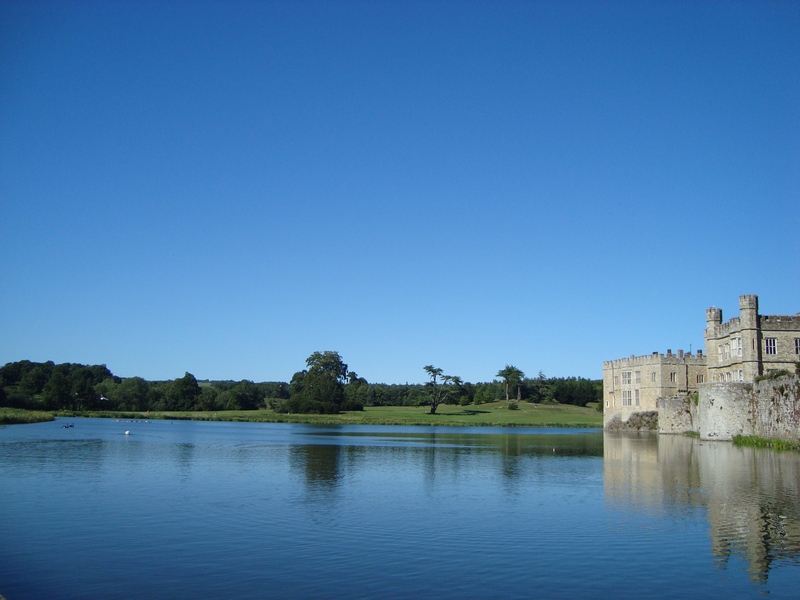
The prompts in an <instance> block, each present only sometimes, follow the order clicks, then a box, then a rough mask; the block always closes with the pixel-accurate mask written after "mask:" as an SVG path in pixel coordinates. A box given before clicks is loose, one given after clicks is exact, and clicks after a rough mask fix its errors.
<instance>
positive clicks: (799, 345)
mask: <svg viewBox="0 0 800 600" xmlns="http://www.w3.org/2000/svg"><path fill="white" fill-rule="evenodd" d="M794 353H795V354H800V338H794Z"/></svg>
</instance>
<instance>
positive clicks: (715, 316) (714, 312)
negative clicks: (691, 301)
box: [706, 296, 744, 352]
mask: <svg viewBox="0 0 800 600" xmlns="http://www.w3.org/2000/svg"><path fill="white" fill-rule="evenodd" d="M743 297H744V296H743ZM714 325H722V309H721V308H714V307H713V306H712V307H711V308H709V309H706V328H708V329H711V328H712V327H713V326H714ZM706 352H708V349H706Z"/></svg>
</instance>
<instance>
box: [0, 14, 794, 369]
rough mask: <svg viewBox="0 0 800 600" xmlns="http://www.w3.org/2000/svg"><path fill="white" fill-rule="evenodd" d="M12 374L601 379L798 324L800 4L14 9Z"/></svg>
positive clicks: (0, 76) (1, 19) (3, 163)
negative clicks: (771, 324) (747, 301)
mask: <svg viewBox="0 0 800 600" xmlns="http://www.w3.org/2000/svg"><path fill="white" fill-rule="evenodd" d="M0 86H1V87H0V223H2V236H0V258H1V259H2V265H3V268H2V276H1V279H2V286H0V364H3V363H5V362H11V361H16V360H22V359H28V360H34V361H46V360H53V361H55V362H56V363H60V362H79V363H84V364H96V363H103V364H107V365H108V367H109V368H110V369H111V370H112V371H113V372H114V373H115V374H117V375H120V376H123V377H128V376H134V375H136V376H141V377H144V378H146V379H173V378H176V377H181V376H183V374H184V372H186V371H188V372H190V373H193V374H194V375H195V376H196V377H197V378H198V379H235V380H239V379H251V380H254V381H270V380H283V381H286V380H289V379H290V378H291V376H292V374H293V373H294V372H295V371H298V370H300V369H302V368H304V366H305V359H306V358H307V357H308V356H309V355H310V354H311V353H312V352H314V351H317V350H336V351H338V352H339V353H340V354H341V355H342V357H343V358H344V360H345V362H347V363H348V364H349V365H350V368H351V369H353V370H355V371H356V372H357V373H358V374H359V375H361V376H363V377H365V378H366V379H367V380H369V381H372V382H385V383H404V382H421V381H424V379H425V373H424V371H423V369H422V367H423V366H424V365H427V364H433V365H435V366H438V367H441V368H442V369H444V371H445V372H446V373H451V374H456V375H460V376H461V377H462V378H463V379H465V380H467V381H473V382H477V381H488V380H491V379H493V378H494V376H495V374H496V373H497V371H498V370H499V369H501V368H503V367H504V366H505V365H506V364H509V363H510V364H513V365H515V366H517V367H519V368H520V369H522V370H523V371H525V373H526V374H529V375H532V376H533V375H536V373H537V372H538V371H540V370H541V371H544V373H545V374H546V375H548V376H573V375H574V376H582V377H591V378H599V377H600V376H601V373H602V361H603V360H608V359H614V358H620V357H624V356H628V355H630V354H637V355H638V354H647V353H650V352H653V351H661V352H665V351H666V350H667V348H671V349H673V350H674V351H676V350H677V349H679V348H683V349H685V350H688V349H689V347H690V345H691V348H692V349H693V350H697V349H699V348H702V345H703V329H704V327H705V309H706V308H708V307H709V306H712V305H716V306H719V307H721V308H723V311H724V314H723V317H724V318H725V319H728V318H730V317H731V316H735V315H737V314H738V296H739V295H740V294H746V293H755V294H758V295H759V297H760V303H761V312H762V313H765V314H795V313H797V312H798V311H800V3H798V2H795V1H787V2H769V1H767V2H755V1H754V2H720V1H714V2H695V1H685V2H681V1H664V2H647V1H642V2H640V1H630V2H609V1H597V2H578V1H566V2H555V1H553V2H502V1H492V2H489V1H487V2H468V1H467V2H461V1H452V2H436V1H432V2H414V1H402V2H377V1H375V2H366V1H365V2H328V1H324V2H322V1H320V2H303V1H299V0H292V1H287V2H197V1H191V2H153V3H148V2H140V1H136V2H30V1H24V2H23V1H4V2H2V3H0Z"/></svg>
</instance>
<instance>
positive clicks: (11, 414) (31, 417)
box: [0, 408, 53, 425]
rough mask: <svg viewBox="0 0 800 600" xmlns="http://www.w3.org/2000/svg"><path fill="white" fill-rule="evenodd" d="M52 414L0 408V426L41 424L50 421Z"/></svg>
mask: <svg viewBox="0 0 800 600" xmlns="http://www.w3.org/2000/svg"><path fill="white" fill-rule="evenodd" d="M52 420H53V413H51V412H44V411H41V410H23V409H21V408H0V425H18V424H21V423H41V422H43V421H52Z"/></svg>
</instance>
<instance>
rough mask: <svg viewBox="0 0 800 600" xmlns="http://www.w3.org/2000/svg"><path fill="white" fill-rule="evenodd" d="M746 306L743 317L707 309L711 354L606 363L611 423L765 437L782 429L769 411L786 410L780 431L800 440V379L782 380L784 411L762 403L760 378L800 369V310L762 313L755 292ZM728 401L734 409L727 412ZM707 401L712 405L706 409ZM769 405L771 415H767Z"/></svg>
mask: <svg viewBox="0 0 800 600" xmlns="http://www.w3.org/2000/svg"><path fill="white" fill-rule="evenodd" d="M739 309H740V315H739V316H738V317H734V318H732V319H730V320H729V321H728V322H725V323H723V322H722V311H721V310H720V309H718V308H714V307H712V308H709V309H708V310H707V311H706V330H705V335H704V339H705V355H704V354H703V352H702V351H698V352H697V354H692V353H684V352H683V350H678V352H677V354H673V353H672V351H671V350H667V353H666V354H660V353H657V352H654V353H653V354H649V355H645V356H631V357H629V358H622V359H618V360H611V361H606V362H604V363H603V426H604V427H605V428H606V429H617V428H622V429H625V428H629V429H638V428H653V427H655V426H656V425H657V426H658V429H659V431H660V432H662V433H683V432H684V431H688V430H692V431H697V432H698V433H700V434H701V437H703V434H704V433H705V434H706V436H707V437H708V438H709V439H713V438H714V436H723V437H718V438H717V439H730V438H731V437H732V436H733V435H739V434H745V435H761V433H763V431H762V430H763V429H764V427H766V428H767V429H768V430H770V431H771V432H772V433H774V431H772V430H773V429H774V427H772V426H771V425H770V424H769V420H770V418H772V417H770V416H769V415H773V417H774V416H775V415H776V414H778V413H776V411H778V412H779V413H780V414H781V415H782V419H783V421H782V422H783V425H782V428H779V430H780V431H779V432H778V434H777V435H775V437H788V438H789V439H797V437H798V435H799V434H798V430H797V422H798V421H800V406H797V395H798V391H800V383H798V381H797V377H796V376H795V377H793V381H791V382H789V388H787V385H786V384H781V392H780V394H781V398H783V399H784V400H786V401H787V402H788V404H787V405H786V406H784V407H783V408H782V409H780V410H778V408H777V405H776V404H775V403H773V404H770V405H769V407H763V406H762V407H756V405H755V404H754V403H753V402H754V397H753V394H755V393H756V392H754V388H753V384H754V383H755V382H756V381H757V379H758V378H761V377H764V376H769V375H771V374H776V373H779V372H782V371H788V372H789V373H790V374H791V373H795V365H796V364H797V363H798V361H800V313H798V314H797V315H794V316H775V315H760V314H759V313H758V296H755V295H745V296H741V297H740V298H739ZM768 387H769V384H765V385H761V386H760V387H759V390H758V393H759V394H761V395H760V397H761V398H762V399H763V398H765V397H767V396H769V393H768V392H767V391H765V390H766V388H768ZM762 388H763V389H762ZM787 389H789V391H792V390H794V392H793V395H792V394H791V393H790V394H788V395H787V393H786V391H787ZM690 399H693V400H694V406H691V404H692V402H690ZM715 401H716V407H715V409H714V411H713V412H711V411H710V408H711V407H712V406H714V402H715ZM748 402H749V404H748ZM723 405H725V406H727V408H726V409H725V410H724V411H722V412H720V410H718V409H719V408H720V407H721V406H723ZM734 406H736V407H737V408H736V409H734ZM704 407H705V408H708V409H709V410H707V411H703V410H700V409H702V408H704ZM748 407H749V408H748ZM766 408H769V410H767V413H769V414H766V413H764V410H766ZM762 409H764V410H762ZM780 411H783V412H780ZM757 413H758V414H759V415H761V416H760V417H757ZM762 413H763V414H762ZM784 413H785V414H784ZM704 415H705V418H703V416H704ZM759 419H761V420H762V421H764V422H763V423H762V424H761V425H760V426H759V428H756V429H757V430H758V432H756V430H755V429H753V428H754V427H755V426H756V425H755V424H756V421H758V420H759ZM792 423H794V425H793V424H792ZM703 424H705V425H706V430H705V431H704V428H703ZM708 427H711V429H713V431H712V430H711V429H707V428H708ZM784 430H785V431H784ZM759 432H760V433H759Z"/></svg>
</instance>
